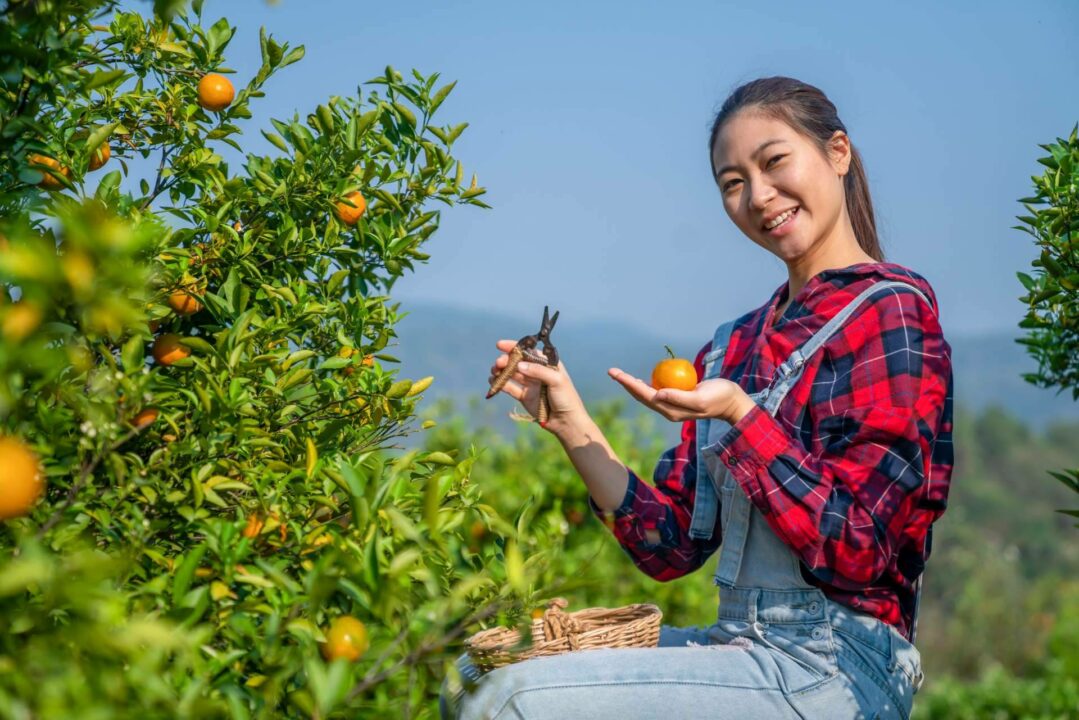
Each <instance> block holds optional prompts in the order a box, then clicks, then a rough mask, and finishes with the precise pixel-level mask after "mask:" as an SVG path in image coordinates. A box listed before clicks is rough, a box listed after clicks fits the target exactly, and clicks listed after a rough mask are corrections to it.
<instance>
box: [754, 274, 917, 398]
mask: <svg viewBox="0 0 1079 720" xmlns="http://www.w3.org/2000/svg"><path fill="white" fill-rule="evenodd" d="M895 287H902V288H906V289H908V290H913V291H914V292H916V293H918V295H919V296H921V298H922V299H923V300H925V302H926V304H927V305H928V306H929V308H930V309H931V310H932V308H933V303H931V302H930V301H929V298H928V297H926V295H925V293H923V292H922V291H921V290H920V289H918V288H917V287H915V286H914V285H911V284H910V283H905V282H901V281H899V280H881V281H880V282H876V283H873V285H871V286H870V287H868V288H866V289H865V290H863V291H862V292H861V293H859V294H858V296H857V297H855V298H854V299H853V300H851V301H850V302H849V303H847V306H846V307H845V308H843V309H842V310H840V311H839V312H838V313H836V315H835V317H833V318H832V319H831V320H829V321H828V322H827V323H825V324H824V327H822V328H821V329H820V330H818V331H817V332H816V333H815V334H814V335H813V337H811V338H809V340H807V341H806V343H805V345H803V346H802V347H800V348H795V349H794V351H793V352H791V354H790V357H788V358H787V359H786V360H784V361H783V362H781V363H780V364H779V368H778V371H777V372H776V375H775V377H774V378H773V379H772V383H771V385H769V387H768V388H767V389H766V390H765V391H764V398H763V399H767V397H768V395H770V394H771V392H772V390H773V388H774V387H775V386H776V385H777V384H779V383H781V382H785V381H786V380H788V379H790V377H791V376H792V375H794V374H795V373H799V372H801V369H802V366H803V365H805V362H806V360H807V359H809V358H810V357H812V356H813V353H815V352H817V350H819V349H820V348H822V347H823V346H824V344H825V343H826V342H828V340H829V339H831V337H832V335H834V334H835V333H836V332H838V331H839V329H840V328H841V327H842V326H843V323H845V322H846V321H847V320H848V319H849V318H850V316H851V315H853V314H854V313H855V311H856V310H857V309H858V307H859V306H860V305H861V304H862V303H863V302H865V301H866V300H868V299H869V297H870V296H871V295H873V294H874V293H877V292H880V291H881V290H890V289H891V288H895ZM891 292H893V293H894V292H895V290H891ZM934 313H935V311H934Z"/></svg>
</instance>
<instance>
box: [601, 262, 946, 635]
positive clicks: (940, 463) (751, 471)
mask: <svg viewBox="0 0 1079 720" xmlns="http://www.w3.org/2000/svg"><path fill="white" fill-rule="evenodd" d="M882 278H884V279H896V280H902V281H904V282H908V283H911V284H912V285H914V286H915V287H918V288H919V289H921V290H922V291H923V292H924V293H925V294H926V296H927V297H929V298H930V299H931V300H932V302H933V305H934V307H933V308H929V307H927V306H926V304H925V301H924V300H923V299H921V298H920V297H919V296H918V295H917V294H916V293H914V292H913V291H911V290H906V289H903V288H891V289H890V290H889V291H882V292H881V293H880V294H879V295H874V296H873V297H872V298H871V299H870V300H868V301H866V302H865V303H863V304H862V305H861V306H860V307H859V308H858V309H857V310H856V311H855V314H854V315H853V316H851V317H850V318H849V319H848V320H847V323H846V325H845V326H844V327H842V328H841V329H840V330H839V331H838V332H836V334H835V335H833V336H832V337H831V338H830V339H829V340H828V342H827V343H826V344H825V345H824V346H823V347H822V348H821V349H820V350H819V351H818V352H817V353H816V354H814V355H813V356H812V357H811V358H809V359H808V360H807V361H806V366H805V368H804V370H803V374H802V376H801V378H800V379H799V381H798V383H797V384H796V385H795V386H794V387H793V388H792V389H791V391H790V393H789V394H788V396H787V397H786V399H785V400H784V401H783V403H782V404H781V405H780V407H779V410H778V411H777V413H776V416H775V417H772V416H771V415H769V414H768V413H767V412H765V411H764V410H763V409H762V408H761V407H759V406H758V407H755V408H754V409H753V410H752V411H750V412H749V413H748V414H747V415H746V416H745V417H743V418H742V419H741V420H740V421H739V422H737V423H736V424H735V425H734V426H732V428H731V429H730V431H729V432H728V433H727V434H726V436H725V437H724V438H723V440H722V441H721V442H720V444H719V456H720V458H721V460H722V462H723V463H724V464H725V465H726V466H727V467H728V468H729V469H730V472H731V474H732V476H733V478H734V479H735V480H736V481H737V482H738V483H739V484H740V485H741V487H742V488H743V489H744V490H745V492H746V495H747V497H748V498H749V499H750V501H751V502H753V504H754V505H755V506H756V507H757V508H758V509H759V510H760V511H761V513H762V515H763V517H764V518H765V520H766V521H767V523H768V524H769V526H770V527H771V528H772V530H773V531H774V532H775V533H776V535H777V537H779V538H780V539H781V540H782V541H783V542H784V543H786V544H787V545H788V546H789V547H790V548H791V549H792V550H793V551H794V552H795V553H796V554H797V555H798V557H799V558H800V560H801V565H802V575H803V576H804V577H805V579H806V581H807V582H808V583H810V584H811V585H814V586H815V587H819V588H820V589H821V590H822V591H823V592H824V593H825V595H827V596H828V597H829V598H831V599H833V600H835V601H836V602H840V603H843V604H845V605H848V606H850V607H852V608H854V609H856V610H859V611H861V612H865V613H868V614H870V615H873V616H875V617H877V618H880V619H881V620H882V621H884V622H887V623H890V624H892V625H894V626H895V627H896V628H897V629H898V630H899V631H900V633H902V634H903V635H904V636H905V635H906V634H907V632H908V628H909V626H910V622H911V618H912V615H913V610H914V581H915V579H916V578H917V577H918V575H919V574H920V573H921V572H922V570H923V568H924V567H925V562H926V560H927V559H928V557H929V551H930V548H929V547H927V543H926V534H927V532H928V530H929V527H930V525H931V524H932V523H933V522H934V521H935V520H936V519H937V518H938V517H940V516H941V515H942V514H943V512H944V510H945V507H946V506H947V498H948V488H949V484H950V480H951V474H952V466H953V453H952V369H951V347H950V346H949V345H948V343H947V342H946V341H945V339H944V336H943V332H942V330H941V326H940V324H939V321H938V318H937V311H938V309H937V307H936V305H937V299H936V295H935V293H934V292H933V289H932V288H931V287H930V285H929V283H928V281H927V280H926V279H925V278H924V277H922V276H921V275H918V274H917V273H915V272H913V271H912V270H909V269H907V268H905V267H903V266H900V265H896V264H893V263H859V264H857V265H852V266H850V267H847V268H837V269H831V270H826V271H824V272H822V273H820V274H818V275H816V276H814V277H813V278H812V279H811V280H810V281H809V282H808V283H807V284H806V285H805V287H803V288H802V290H801V291H800V292H799V293H798V295H797V296H796V297H795V298H794V301H793V302H792V303H791V304H790V306H789V307H788V308H787V310H786V312H785V313H784V316H783V319H782V320H781V321H780V322H779V324H778V325H776V326H774V327H771V326H770V323H771V319H772V318H773V317H774V314H775V310H776V308H777V307H778V306H779V305H780V304H781V303H782V302H783V301H785V300H786V295H787V285H788V284H787V282H784V283H783V284H782V285H781V286H780V287H779V288H777V289H776V291H775V292H774V293H773V294H772V297H771V299H770V300H769V302H768V303H766V304H765V305H763V306H761V307H760V308H758V309H756V310H754V311H752V312H750V313H748V314H746V315H745V316H743V317H742V318H739V321H738V323H737V324H736V327H735V329H734V332H733V333H732V335H731V340H730V345H729V347H728V349H727V352H726V353H725V355H724V358H723V367H722V368H721V370H720V375H721V376H722V377H724V378H726V379H729V380H732V381H734V382H737V383H738V384H739V385H740V386H741V387H742V388H743V389H744V390H746V392H751V393H752V392H758V391H760V390H762V389H764V387H766V386H767V385H768V383H769V382H770V381H771V379H772V377H773V375H774V374H775V372H776V368H777V366H778V365H779V363H781V362H782V361H783V360H785V359H786V358H787V357H788V356H789V355H790V353H791V351H793V350H794V349H796V348H798V347H801V346H802V345H803V344H804V343H805V342H806V341H807V340H808V339H809V338H810V337H811V336H812V335H813V334H814V333H815V332H816V331H818V330H819V329H820V328H821V327H823V325H824V324H825V323H826V322H827V321H828V320H829V319H830V318H831V317H833V316H834V315H836V314H837V313H838V312H839V311H840V310H841V309H842V308H843V307H844V306H846V304H847V303H848V302H849V301H850V300H851V299H853V298H854V297H855V296H856V295H858V294H859V293H860V292H861V291H862V290H864V289H865V288H867V287H868V286H869V285H871V284H872V283H873V282H874V281H878V280H880V279H882ZM710 349H711V341H709V342H708V343H707V344H706V345H705V346H704V347H703V348H701V350H700V352H699V353H697V357H696V360H695V362H694V364H695V366H696V368H697V377H698V379H700V378H703V376H704V367H703V358H704V355H705V354H706V353H707V352H708V351H709V350H710ZM695 427H696V424H695V422H694V421H692V420H688V421H685V422H683V424H682V434H681V440H680V442H679V444H678V445H676V446H675V447H673V448H670V449H669V450H667V451H666V452H665V453H663V455H662V457H661V458H660V459H659V462H658V463H657V465H656V467H655V470H654V472H653V475H652V477H653V483H654V486H653V485H649V484H648V483H645V482H643V481H641V479H640V478H639V477H638V476H637V475H636V474H635V473H634V472H633V471H632V470H631V469H628V468H627V473H628V478H629V486H628V487H627V489H626V494H625V497H624V498H623V500H622V504H621V505H620V506H619V507H618V508H616V509H615V510H614V511H613V512H612V513H610V514H607V513H604V512H603V511H601V510H600V509H599V507H598V506H597V505H596V504H595V502H594V500H593V499H592V498H591V497H589V505H590V506H591V508H592V511H593V513H594V514H596V515H597V516H598V517H600V518H601V519H602V520H605V521H606V524H607V525H608V527H610V528H611V531H612V532H613V534H614V536H615V537H616V538H617V539H618V541H619V543H620V544H621V546H622V548H623V549H624V550H625V551H626V553H627V554H628V555H629V557H630V558H631V559H632V560H633V562H634V563H635V564H636V565H637V567H639V568H640V569H641V570H642V571H643V572H645V573H646V574H648V575H649V576H651V577H654V578H656V579H657V580H660V581H667V580H672V579H674V578H676V577H680V576H682V575H685V574H687V573H690V572H692V571H694V570H696V569H697V568H699V567H700V566H701V565H703V564H704V562H705V561H706V560H707V559H708V558H709V557H710V556H711V555H712V553H714V552H715V550H716V549H717V548H718V547H719V543H720V539H721V537H722V527H720V524H721V523H720V521H719V519H718V518H719V514H718V513H717V520H716V531H715V532H714V533H713V535H712V539H710V540H708V541H702V540H696V539H693V538H690V536H689V533H688V530H689V525H690V517H691V514H692V510H693V499H694V494H695V478H696V472H697V470H696V452H695V441H696V437H695ZM646 530H655V531H657V532H658V534H659V541H658V542H656V543H652V542H649V541H648V539H647V537H646V535H645V531H646Z"/></svg>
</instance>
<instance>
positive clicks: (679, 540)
mask: <svg viewBox="0 0 1079 720" xmlns="http://www.w3.org/2000/svg"><path fill="white" fill-rule="evenodd" d="M710 348H711V342H709V343H708V344H706V345H705V346H704V347H703V348H702V349H701V351H700V352H699V353H697V358H696V360H695V361H694V363H693V365H694V367H695V368H696V370H697V381H698V382H700V381H701V379H703V377H704V356H705V354H706V353H707V352H708V350H709V349H710ZM696 434H697V423H696V421H695V420H686V421H684V422H683V423H682V436H681V440H680V442H679V443H678V445H676V446H674V447H672V448H670V449H668V450H667V451H666V452H664V453H663V455H662V456H660V459H659V462H658V463H657V464H656V467H655V469H654V471H653V473H652V480H653V483H654V485H655V486H654V487H653V486H652V485H649V484H647V483H645V482H643V481H642V480H641V479H640V478H639V477H638V476H637V474H636V473H634V472H633V471H632V470H630V469H629V468H627V469H626V473H627V475H628V485H627V487H626V494H625V495H624V496H623V498H622V502H621V504H620V505H619V506H618V507H617V508H615V509H614V510H613V511H611V512H610V513H606V512H604V511H603V510H601V509H600V508H599V506H598V505H596V503H595V501H594V500H593V499H592V496H591V495H589V497H588V505H589V507H591V508H592V512H593V514H595V515H596V516H597V517H598V518H599V519H600V520H601V521H603V523H604V524H605V525H606V526H607V527H608V528H609V529H610V530H611V532H612V533H613V534H614V536H615V539H617V540H618V543H619V545H621V546H622V549H623V550H624V551H625V552H626V554H628V555H629V557H630V558H631V559H632V560H633V562H634V564H635V565H636V566H637V567H638V568H640V570H641V571H642V572H644V573H645V574H646V575H649V576H650V577H653V578H655V579H657V580H660V581H667V580H673V579H675V578H678V577H681V576H683V575H686V574H688V573H690V572H693V571H694V570H696V569H697V568H699V567H700V566H701V565H703V564H704V562H705V561H706V560H707V559H708V558H709V557H710V556H711V555H712V553H714V552H715V551H716V548H718V547H719V543H720V541H721V539H722V532H721V528H720V520H719V518H720V516H721V515H722V513H720V512H719V511H718V509H717V512H716V525H715V529H714V530H713V532H712V537H711V538H710V539H708V540H698V539H695V538H691V537H690V535H689V527H690V523H691V521H692V515H693V501H694V498H695V496H696V491H697V451H696V448H697V438H696ZM646 530H655V531H657V532H658V533H659V542H656V543H652V542H649V540H648V537H647V536H646V535H645V531H646Z"/></svg>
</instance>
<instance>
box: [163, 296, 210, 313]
mask: <svg viewBox="0 0 1079 720" xmlns="http://www.w3.org/2000/svg"><path fill="white" fill-rule="evenodd" d="M168 303H169V307H170V308H172V311H173V312H174V313H176V314H177V315H192V314H194V313H197V312H198V311H199V310H202V303H200V302H199V301H198V300H196V299H195V296H194V295H192V294H190V293H188V292H187V291H186V290H173V291H172V294H170V295H169V300H168Z"/></svg>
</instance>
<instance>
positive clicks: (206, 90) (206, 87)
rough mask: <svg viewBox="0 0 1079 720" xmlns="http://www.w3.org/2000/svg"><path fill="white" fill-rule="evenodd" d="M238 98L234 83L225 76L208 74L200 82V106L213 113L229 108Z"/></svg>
mask: <svg viewBox="0 0 1079 720" xmlns="http://www.w3.org/2000/svg"><path fill="white" fill-rule="evenodd" d="M234 97H236V90H235V88H233V87H232V82H231V81H230V80H229V79H228V78H227V77H225V76H224V75H218V74H217V73H208V74H206V75H203V76H202V79H201V80H199V105H201V106H202V107H204V108H206V109H207V110H210V111H213V112H220V111H222V110H224V109H225V108H227V107H228V106H229V105H230V104H231V103H232V99H233V98H234Z"/></svg>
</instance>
